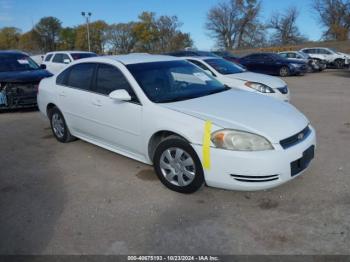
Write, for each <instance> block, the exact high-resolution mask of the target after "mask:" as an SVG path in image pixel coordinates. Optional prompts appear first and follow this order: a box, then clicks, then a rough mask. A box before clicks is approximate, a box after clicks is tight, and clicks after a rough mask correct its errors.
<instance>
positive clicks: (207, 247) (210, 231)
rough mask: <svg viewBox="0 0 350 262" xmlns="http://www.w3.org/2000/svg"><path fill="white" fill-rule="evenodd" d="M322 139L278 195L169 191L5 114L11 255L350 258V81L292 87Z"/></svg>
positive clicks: (28, 116)
mask: <svg viewBox="0 0 350 262" xmlns="http://www.w3.org/2000/svg"><path fill="white" fill-rule="evenodd" d="M286 80H287V82H288V84H289V86H290V90H291V92H292V102H293V104H295V105H296V106H297V107H298V108H299V109H300V110H302V111H303V112H304V113H305V114H306V115H307V116H308V117H309V118H310V120H311V122H312V123H313V125H314V126H315V127H316V130H317V132H318V143H319V147H318V150H317V158H316V159H315V161H314V162H313V164H312V166H311V168H310V169H309V170H308V172H306V173H305V174H304V175H303V176H301V177H299V178H297V179H295V180H294V181H292V182H290V183H288V184H286V185H283V186H281V187H279V188H275V189H273V190H269V191H262V192H250V193H247V192H233V191H225V190H219V189H215V188H208V187H204V188H203V189H201V190H200V191H199V192H198V193H196V194H193V195H181V194H177V193H174V192H171V191H169V190H168V189H166V188H165V187H164V186H162V185H161V183H160V182H159V181H158V179H157V178H156V176H155V174H154V173H153V171H152V169H151V167H148V166H146V165H143V164H140V163H138V162H136V161H133V160H130V159H128V158H125V157H122V156H120V155H117V154H115V153H111V152H109V151H107V150H104V149H101V148H98V147H96V146H93V145H91V144H88V143H85V142H83V141H76V142H73V143H70V144H60V143H58V142H56V140H55V139H54V138H53V136H52V134H51V131H50V129H49V123H48V121H46V120H45V119H43V118H42V117H41V115H40V114H39V112H36V111H34V112H33V111H32V112H12V113H4V114H1V115H0V130H1V132H0V148H1V153H0V254H130V253H143V254H150V253H152V254H154V253H157V254H169V253H171V254H175V253H181V254H188V253H191V254H201V253H205V254H208V253H214V254H296V253H298V254H316V253H319V254H350V72H349V71H344V72H337V71H328V72H323V73H320V74H309V75H307V76H304V77H290V78H287V79H286Z"/></svg>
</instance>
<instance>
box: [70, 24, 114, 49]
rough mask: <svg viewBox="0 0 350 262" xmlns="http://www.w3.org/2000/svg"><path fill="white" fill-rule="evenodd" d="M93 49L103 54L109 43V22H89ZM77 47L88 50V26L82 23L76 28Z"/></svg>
mask: <svg viewBox="0 0 350 262" xmlns="http://www.w3.org/2000/svg"><path fill="white" fill-rule="evenodd" d="M89 29H90V43H91V51H92V52H95V53H98V54H103V53H104V51H105V46H106V43H107V37H106V34H107V29H108V24H107V23H106V22H104V21H102V20H98V21H95V22H93V23H90V24H89ZM75 48H77V49H80V50H88V49H89V46H88V40H87V27H86V25H85V24H84V25H80V26H78V27H77V29H76V39H75Z"/></svg>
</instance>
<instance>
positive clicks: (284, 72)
mask: <svg viewBox="0 0 350 262" xmlns="http://www.w3.org/2000/svg"><path fill="white" fill-rule="evenodd" d="M279 75H280V76H282V77H286V76H289V75H290V70H289V68H288V67H286V66H282V67H281V68H280V71H279Z"/></svg>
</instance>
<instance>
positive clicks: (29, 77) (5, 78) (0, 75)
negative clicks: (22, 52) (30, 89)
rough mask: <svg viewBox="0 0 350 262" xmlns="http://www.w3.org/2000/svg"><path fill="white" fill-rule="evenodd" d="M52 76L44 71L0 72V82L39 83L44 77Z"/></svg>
mask: <svg viewBox="0 0 350 262" xmlns="http://www.w3.org/2000/svg"><path fill="white" fill-rule="evenodd" d="M50 76H52V74H51V73H49V72H48V71H46V70H27V71H14V72H0V81H1V82H20V83H22V82H39V81H40V80H41V79H43V78H45V77H50Z"/></svg>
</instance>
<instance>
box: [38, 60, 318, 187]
mask: <svg viewBox="0 0 350 262" xmlns="http://www.w3.org/2000/svg"><path fill="white" fill-rule="evenodd" d="M38 105H39V108H40V111H41V112H42V113H43V114H44V115H46V116H47V117H48V118H49V120H50V123H51V127H52V131H53V134H54V136H55V137H56V139H57V140H58V141H60V142H69V141H72V140H74V137H78V138H80V139H83V140H85V141H88V142H90V143H93V144H96V145H98V146H101V147H103V148H106V149H108V150H111V151H113V152H116V153H119V154H122V155H125V156H127V157H130V158H133V159H136V160H138V161H141V162H143V163H146V164H150V165H154V168H155V172H156V174H157V176H158V177H159V179H160V181H161V182H162V183H163V184H164V185H165V186H167V187H168V188H169V189H172V190H174V191H177V192H181V193H192V192H194V191H196V190H198V189H199V188H200V187H201V186H202V185H203V184H204V183H206V184H207V185H208V186H213V187H219V188H225V189H233V190H260V189H267V188H272V187H275V186H278V185H281V184H283V183H285V182H287V181H289V180H292V179H293V178H295V177H297V176H298V175H300V174H301V173H303V172H304V170H305V169H306V168H307V167H308V165H309V163H310V162H311V160H312V159H313V157H314V150H315V146H316V136H315V130H314V129H313V128H312V126H311V125H310V122H309V120H308V119H307V118H306V117H305V116H304V115H303V114H302V113H300V112H299V111H298V110H297V109H296V108H295V107H294V106H292V105H291V104H289V103H284V102H281V101H278V100H277V99H271V98H268V97H266V96H262V95H258V94H256V93H253V92H242V91H239V90H233V89H230V88H227V87H225V86H224V85H223V84H221V83H220V82H219V81H217V80H216V79H215V78H213V77H212V76H210V75H207V74H206V73H205V72H203V70H201V69H200V68H198V67H197V66H195V65H193V64H192V63H189V62H187V61H186V60H184V59H181V58H177V57H170V56H161V55H147V54H130V55H121V56H111V57H95V58H88V59H83V60H80V61H76V62H74V63H72V64H71V65H69V66H68V67H67V68H66V69H65V70H63V71H62V72H61V73H59V74H58V75H54V76H53V77H50V78H46V79H43V80H42V81H41V82H40V86H39V92H38ZM96 176H98V174H96Z"/></svg>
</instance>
